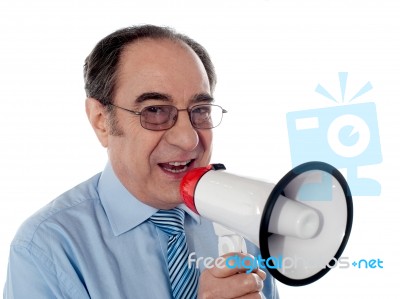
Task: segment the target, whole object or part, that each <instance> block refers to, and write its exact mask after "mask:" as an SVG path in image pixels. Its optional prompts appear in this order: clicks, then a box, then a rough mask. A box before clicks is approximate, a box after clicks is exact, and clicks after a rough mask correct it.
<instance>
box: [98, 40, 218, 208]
mask: <svg viewBox="0 0 400 299" xmlns="http://www.w3.org/2000/svg"><path fill="white" fill-rule="evenodd" d="M117 75H118V77H117V84H116V91H115V96H114V104H115V105H118V106H120V107H124V108H127V109H131V110H135V111H141V110H142V109H143V108H144V107H146V106H150V105H164V104H165V105H173V106H175V107H177V108H178V109H185V108H188V107H191V106H193V105H195V104H199V103H207V102H209V101H210V99H211V94H210V85H209V81H208V77H207V73H206V71H205V69H204V66H203V65H202V63H201V61H200V60H199V58H198V57H197V56H196V54H195V53H194V52H193V51H192V50H191V49H190V48H189V47H188V46H186V45H184V44H182V43H178V42H173V41H170V40H166V39H165V40H164V39H163V40H154V39H144V40H141V41H139V42H137V43H135V44H131V45H129V46H128V47H127V48H125V50H124V51H123V53H122V55H121V60H120V64H119V68H118V72H117ZM114 109H117V108H114ZM108 117H110V115H108ZM114 117H115V119H116V122H117V123H116V124H115V126H117V129H118V130H119V131H120V133H121V134H108V136H107V141H106V146H107V148H108V153H109V158H110V161H111V163H112V166H113V169H114V171H115V173H116V175H117V176H118V178H119V179H120V180H121V182H122V183H123V185H124V186H125V187H126V188H127V189H128V190H129V191H130V192H131V193H132V194H133V195H134V196H136V197H137V198H138V199H139V200H141V201H143V202H144V203H146V204H148V205H151V206H154V207H156V208H163V209H169V208H172V207H175V206H176V205H178V204H179V203H181V199H180V196H179V184H180V181H181V179H182V177H183V176H184V175H185V174H186V173H187V171H188V170H190V169H193V168H195V167H201V166H205V165H207V164H208V163H209V162H210V157H211V147H212V131H211V130H198V129H194V128H193V127H192V125H191V123H190V120H189V116H188V113H187V112H186V111H181V112H179V115H178V119H177V122H176V123H175V125H174V126H173V127H172V128H170V129H168V130H165V131H150V130H146V129H144V128H143V127H142V126H141V124H140V117H139V116H135V115H134V114H131V113H129V112H126V111H123V110H121V109H117V110H116V111H115V116H114ZM103 144H104V143H103Z"/></svg>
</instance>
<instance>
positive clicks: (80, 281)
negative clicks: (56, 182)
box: [3, 164, 278, 299]
mask: <svg viewBox="0 0 400 299" xmlns="http://www.w3.org/2000/svg"><path fill="white" fill-rule="evenodd" d="M183 208H184V209H185V211H186V212H187V213H188V214H189V215H190V216H189V217H188V216H187V215H186V216H187V217H185V231H186V234H187V241H188V246H189V252H196V255H197V258H199V257H204V258H205V257H213V258H216V257H218V249H217V247H218V246H217V237H216V236H215V234H214V230H213V227H212V223H211V222H209V221H207V220H205V219H203V218H200V217H199V216H198V215H195V214H194V213H192V212H191V211H188V209H186V208H185V207H183ZM156 211H157V210H156V209H154V208H152V207H150V206H147V205H145V204H143V203H142V202H140V201H139V200H137V199H136V198H135V197H133V196H132V194H130V193H129V192H128V191H127V190H126V189H125V188H124V186H123V185H122V184H121V182H120V181H119V180H118V178H117V177H116V176H115V174H114V172H113V170H112V167H111V165H110V164H107V166H106V167H105V170H104V171H103V172H102V173H101V174H98V175H96V176H94V177H92V178H91V179H89V180H88V181H86V182H84V183H82V184H80V185H78V186H76V187H75V188H73V189H71V190H69V191H67V192H66V193H64V194H62V195H61V196H59V197H58V198H57V199H55V200H54V201H52V202H50V203H49V204H48V205H46V206H45V207H44V208H42V209H41V210H39V211H38V212H37V213H36V214H34V215H33V216H32V217H30V218H29V219H28V220H27V221H26V222H25V223H24V224H23V225H22V226H21V228H20V229H19V231H18V232H17V234H16V236H15V238H14V240H13V242H12V244H11V250H10V257H9V267H8V276H7V281H6V285H5V288H4V295H3V296H4V298H7V299H14V298H15V299H42V298H43V299H45V298H69V299H88V298H93V299H100V298H101V299H103V298H104V299H120V298H121V299H122V298H129V299H131V298H140V299H146V298H151V299H157V298H160V299H168V298H172V295H171V289H170V283H169V276H168V269H167V258H166V252H167V247H166V246H167V240H168V236H167V235H166V234H165V233H163V232H162V231H161V230H159V229H158V228H156V227H155V226H154V224H152V223H151V222H149V221H147V219H148V218H149V217H150V216H152V215H153V214H154V213H155V212H156ZM247 246H248V251H249V252H251V253H253V254H258V252H257V251H255V249H256V248H255V246H253V245H252V244H249V243H248V244H247ZM200 270H203V264H202V263H200ZM264 294H265V296H266V298H270V299H276V298H278V293H277V290H276V286H275V281H274V280H273V279H271V277H270V275H268V278H267V280H266V281H265V287H264Z"/></svg>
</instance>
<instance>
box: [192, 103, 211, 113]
mask: <svg viewBox="0 0 400 299" xmlns="http://www.w3.org/2000/svg"><path fill="white" fill-rule="evenodd" d="M192 112H193V113H196V114H202V115H205V114H210V113H211V106H208V105H207V106H198V107H195V108H194V109H193V110H192Z"/></svg>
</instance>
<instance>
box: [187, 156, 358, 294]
mask: <svg viewBox="0 0 400 299" xmlns="http://www.w3.org/2000/svg"><path fill="white" fill-rule="evenodd" d="M180 193H181V196H182V199H183V201H184V203H185V204H186V205H187V206H188V207H189V208H190V209H191V210H192V211H194V212H196V213H197V214H199V215H200V216H202V217H205V218H207V219H209V220H211V221H212V222H214V223H218V224H220V225H222V227H223V228H226V231H227V232H228V233H227V234H228V235H229V232H232V233H234V234H236V235H239V236H242V237H244V238H246V239H247V240H249V241H250V242H252V243H253V244H255V245H257V246H258V247H259V248H260V252H261V256H262V259H263V261H265V264H266V266H267V268H268V271H269V273H270V274H271V275H272V276H273V277H275V278H276V279H277V280H279V281H280V282H282V283H284V284H286V285H290V286H303V285H307V284H310V283H313V282H315V281H316V280H318V279H320V278H321V277H322V276H324V275H325V274H326V273H327V272H328V271H329V270H330V269H331V268H334V266H336V263H337V262H338V260H339V258H340V256H341V255H342V253H343V250H344V248H345V247H346V244H347V242H348V239H349V236H350V231H351V226H352V222H353V202H352V196H351V192H350V188H349V186H348V184H347V182H346V180H345V179H344V177H343V176H342V174H341V173H340V172H339V171H338V170H337V169H336V168H335V167H333V166H332V165H330V164H327V163H324V162H319V161H313V162H307V163H304V164H301V165H299V166H297V167H295V168H294V169H292V170H291V171H289V172H288V173H287V174H286V175H285V176H284V177H283V178H282V179H281V180H280V181H279V182H278V183H277V184H273V183H270V182H267V181H263V180H258V179H253V178H247V177H242V176H238V175H235V174H232V173H229V172H227V171H226V170H225V166H224V165H223V164H211V165H209V166H207V167H203V168H196V169H193V170H191V171H189V172H188V173H187V174H186V175H185V177H184V178H183V179H182V182H181V185H180ZM220 235H223V233H222V234H220ZM235 242H236V241H235V239H233V243H235ZM237 243H238V244H239V246H240V242H237ZM223 247H224V246H222V247H221V246H220V254H223V253H226V252H221V248H223ZM228 247H229V246H228ZM228 249H229V248H228ZM230 249H231V251H232V247H231V248H230ZM236 250H238V248H235V247H233V251H236ZM239 250H240V248H239ZM222 251H223V250H222ZM225 251H226V250H225Z"/></svg>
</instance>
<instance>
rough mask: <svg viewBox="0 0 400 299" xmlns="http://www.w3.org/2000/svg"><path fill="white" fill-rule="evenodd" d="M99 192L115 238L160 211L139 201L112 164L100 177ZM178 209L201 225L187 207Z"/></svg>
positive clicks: (183, 206)
mask: <svg viewBox="0 0 400 299" xmlns="http://www.w3.org/2000/svg"><path fill="white" fill-rule="evenodd" d="M98 191H99V197H100V201H101V203H102V204H103V207H104V210H105V212H106V215H107V218H108V220H109V222H110V225H111V228H112V230H113V233H114V235H115V236H118V235H121V234H123V233H125V232H127V231H128V230H131V229H133V228H135V227H136V226H138V225H139V224H141V223H143V222H144V221H146V220H147V219H148V218H149V217H151V216H152V215H153V214H154V213H156V212H157V211H158V209H156V208H153V207H151V206H148V205H146V204H144V203H143V202H141V201H140V200H138V199H137V198H136V197H134V196H133V195H132V194H131V193H130V192H129V191H128V190H127V189H126V188H125V187H124V186H123V185H122V183H121V182H120V180H119V179H118V178H117V176H116V175H115V173H114V170H113V169H112V166H111V163H110V162H108V163H107V165H106V167H105V168H104V171H103V172H102V174H101V176H100V180H99V186H98ZM178 207H180V208H181V209H182V210H184V211H185V212H186V213H187V214H189V215H190V216H191V217H192V218H193V219H194V220H195V221H196V222H197V223H200V217H199V215H197V214H195V213H194V212H192V211H191V210H190V209H189V208H187V207H186V205H184V204H180V205H179V206H178Z"/></svg>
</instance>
